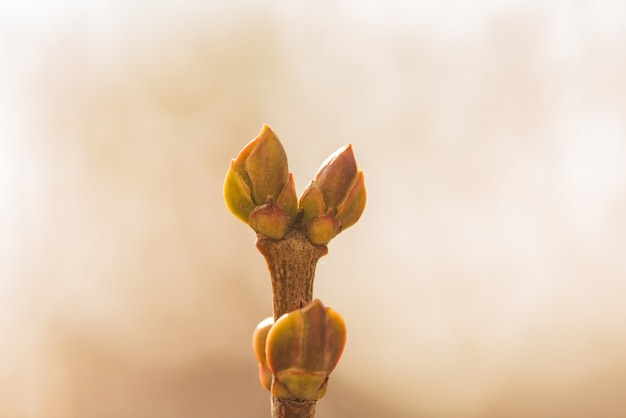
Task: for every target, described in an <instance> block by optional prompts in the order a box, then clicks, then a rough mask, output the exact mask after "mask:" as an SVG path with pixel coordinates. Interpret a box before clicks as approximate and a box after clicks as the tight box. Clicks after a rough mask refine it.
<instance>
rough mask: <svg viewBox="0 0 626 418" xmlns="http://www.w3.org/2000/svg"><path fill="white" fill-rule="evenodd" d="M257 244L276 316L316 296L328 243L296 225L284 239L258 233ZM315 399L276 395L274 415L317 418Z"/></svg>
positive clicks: (273, 407)
mask: <svg viewBox="0 0 626 418" xmlns="http://www.w3.org/2000/svg"><path fill="white" fill-rule="evenodd" d="M256 246H257V248H258V249H259V251H260V252H261V254H263V256H264V257H265V261H267V267H268V269H269V271H270V276H271V278H272V299H273V308H274V320H277V319H278V318H280V317H281V316H282V315H284V314H286V313H289V312H291V311H294V310H296V309H300V308H302V307H303V306H305V305H307V304H308V303H309V302H311V300H313V279H314V278H315V267H316V265H317V261H318V260H319V259H320V257H322V256H324V255H325V254H326V253H328V247H326V245H317V244H313V243H312V242H311V241H309V239H308V238H307V236H306V234H305V233H304V232H302V231H300V230H298V229H292V230H290V231H289V232H288V233H287V235H285V236H284V238H283V239H280V240H273V239H270V238H267V237H265V236H262V235H258V236H257V242H256ZM315 402H316V401H305V400H302V401H298V400H287V399H280V398H274V397H272V418H313V417H314V415H315Z"/></svg>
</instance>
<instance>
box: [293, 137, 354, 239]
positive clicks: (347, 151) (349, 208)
mask: <svg viewBox="0 0 626 418" xmlns="http://www.w3.org/2000/svg"><path fill="white" fill-rule="evenodd" d="M365 201H366V193H365V180H364V177H363V173H362V172H361V171H358V168H357V164H356V159H355V158H354V152H353V150H352V145H346V146H343V147H341V148H339V149H338V150H337V151H335V152H334V153H333V154H331V156H330V157H328V158H327V159H326V161H324V163H323V164H322V166H321V167H320V169H319V171H318V172H317V174H316V175H315V178H314V179H313V181H312V182H311V184H310V185H309V186H308V187H307V188H306V189H305V191H304V193H303V194H302V196H301V197H300V210H301V211H302V213H303V215H302V225H303V226H304V229H305V230H306V232H307V235H308V237H309V239H310V240H311V242H313V243H315V244H326V243H327V242H328V241H330V240H331V239H332V238H334V237H335V236H336V235H337V234H339V233H340V232H341V231H343V230H344V229H346V228H348V227H350V226H352V225H354V224H355V223H356V221H358V220H359V218H360V217H361V214H362V213H363V210H364V209H365Z"/></svg>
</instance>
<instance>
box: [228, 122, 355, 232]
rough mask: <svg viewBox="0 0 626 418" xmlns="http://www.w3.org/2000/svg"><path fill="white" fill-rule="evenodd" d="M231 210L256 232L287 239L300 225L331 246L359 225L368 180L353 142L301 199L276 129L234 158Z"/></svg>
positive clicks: (266, 129) (267, 130) (331, 160)
mask: <svg viewBox="0 0 626 418" xmlns="http://www.w3.org/2000/svg"><path fill="white" fill-rule="evenodd" d="M224 198H225V200H226V205H227V206H228V208H229V209H230V211H231V212H232V213H233V214H234V215H235V216H236V217H237V218H239V219H241V220H242V221H243V222H245V223H247V224H248V225H250V226H251V227H252V229H254V230H255V231H256V232H258V233H260V234H262V235H265V236H266V237H269V238H272V239H277V240H278V239H281V238H283V237H284V236H285V234H286V233H287V232H288V231H289V229H290V228H292V227H294V226H296V227H299V228H302V229H304V230H305V232H306V233H307V235H308V237H309V240H310V241H311V242H313V243H314V244H326V243H328V242H329V241H330V240H331V239H332V238H334V237H335V236H336V235H337V234H339V233H340V232H341V231H342V230H343V229H346V228H348V227H350V226H352V225H354V224H355V223H356V221H358V220H359V217H360V216H361V214H362V213H363V209H364V208H365V200H366V194H365V183H364V178H363V173H362V172H361V171H358V169H357V164H356V160H355V158H354V152H353V151H352V146H351V145H346V146H344V147H342V148H340V149H339V150H337V151H336V152H335V153H333V154H332V155H331V156H330V157H328V159H327V160H326V161H324V163H323V164H322V166H321V168H320V169H319V171H318V172H317V174H316V176H315V178H314V179H313V181H312V182H311V184H309V186H308V187H307V188H306V190H305V191H304V192H303V194H302V196H301V197H300V199H299V200H298V197H297V195H296V186H295V182H294V179H293V174H292V173H290V172H289V168H288V166H287V154H286V153H285V150H284V148H283V146H282V145H281V143H280V141H279V140H278V137H277V136H276V134H275V133H274V131H272V129H271V128H270V127H269V126H267V125H264V126H263V129H262V130H261V133H259V135H258V136H257V137H256V138H255V139H254V140H252V141H251V142H250V143H249V144H248V145H246V146H245V147H244V149H243V150H241V152H240V153H239V155H238V156H237V157H236V158H235V159H234V160H232V161H231V164H230V168H229V170H228V173H227V174H226V180H225V182H224Z"/></svg>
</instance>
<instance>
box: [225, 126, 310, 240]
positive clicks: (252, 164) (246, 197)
mask: <svg viewBox="0 0 626 418" xmlns="http://www.w3.org/2000/svg"><path fill="white" fill-rule="evenodd" d="M224 200H225V201H226V206H227V207H228V209H230V211H231V212H232V213H233V214H234V215H235V216H236V217H237V218H239V219H241V220H242V221H244V222H245V223H247V224H248V225H250V226H251V227H252V228H253V229H254V230H255V231H257V232H259V233H261V234H263V235H266V236H268V237H270V238H274V239H281V238H282V237H283V236H284V235H285V234H286V233H287V231H288V230H289V227H291V225H292V224H293V221H294V219H295V216H296V211H297V204H298V198H297V195H296V186H295V183H294V180H293V176H292V175H291V173H289V169H288V167H287V154H286V153H285V149H284V148H283V146H282V145H281V143H280V141H279V140H278V137H277V136H276V134H275V133H274V131H272V129H271V128H270V127H269V126H268V125H263V129H262V130H261V132H260V133H259V135H258V136H257V137H256V138H255V139H254V140H252V141H251V142H250V143H249V144H248V145H246V146H245V147H244V148H243V149H242V150H241V152H240V153H239V155H238V156H237V158H235V159H234V160H232V162H231V164H230V168H229V170H228V173H227V174H226V180H225V181H224Z"/></svg>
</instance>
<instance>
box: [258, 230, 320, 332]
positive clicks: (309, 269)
mask: <svg viewBox="0 0 626 418" xmlns="http://www.w3.org/2000/svg"><path fill="white" fill-rule="evenodd" d="M256 246H257V248H258V249H259V251H260V252H261V254H263V256H264V257H265V260H266V261H267V267H268V269H269V271H270V276H271V277H272V298H273V301H274V320H277V319H278V318H280V317H281V316H282V315H284V314H286V313H288V312H291V311H295V310H296V309H300V308H302V307H303V306H305V305H306V304H308V303H309V302H311V300H312V299H313V279H314V278H315V266H316V265H317V261H318V260H319V259H320V257H322V256H323V255H325V254H326V253H328V247H326V245H317V244H313V243H312V242H311V241H309V239H308V238H307V236H306V234H305V233H304V232H302V231H300V230H299V229H292V230H291V231H289V232H288V233H287V235H285V237H284V238H283V239H281V240H273V239H270V238H267V237H264V236H262V235H259V236H258V237H257V242H256Z"/></svg>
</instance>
